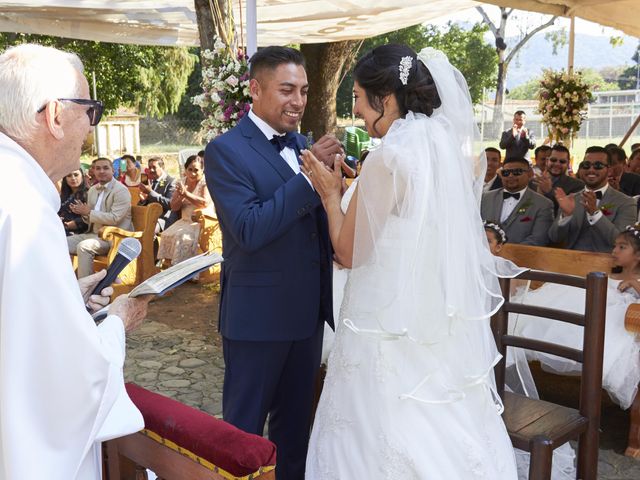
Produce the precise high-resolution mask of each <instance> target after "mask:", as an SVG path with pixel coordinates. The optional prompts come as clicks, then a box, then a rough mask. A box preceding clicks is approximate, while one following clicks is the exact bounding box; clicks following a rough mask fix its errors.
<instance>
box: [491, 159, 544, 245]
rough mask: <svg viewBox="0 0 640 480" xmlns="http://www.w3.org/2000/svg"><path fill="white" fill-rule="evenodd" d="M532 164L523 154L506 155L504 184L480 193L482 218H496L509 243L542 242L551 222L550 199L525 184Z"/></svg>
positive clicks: (503, 172) (529, 243) (503, 169)
mask: <svg viewBox="0 0 640 480" xmlns="http://www.w3.org/2000/svg"><path fill="white" fill-rule="evenodd" d="M530 170H531V167H530V166H529V162H528V161H527V160H525V159H524V158H515V157H511V158H507V159H506V160H505V161H504V164H503V166H502V171H501V173H500V175H501V177H502V183H503V185H504V188H499V189H497V190H492V191H489V192H486V193H484V194H483V195H482V203H481V205H480V213H481V215H482V219H483V220H491V219H498V220H499V221H500V223H501V224H502V227H503V228H504V231H505V232H506V234H507V237H509V241H510V242H511V243H521V244H524V245H537V246H545V245H547V244H548V243H549V235H548V233H549V227H550V226H551V223H552V222H553V203H552V202H551V200H549V199H548V198H545V197H543V196H542V195H540V194H539V193H536V192H534V191H533V190H532V189H530V188H529V187H528V184H529V173H530Z"/></svg>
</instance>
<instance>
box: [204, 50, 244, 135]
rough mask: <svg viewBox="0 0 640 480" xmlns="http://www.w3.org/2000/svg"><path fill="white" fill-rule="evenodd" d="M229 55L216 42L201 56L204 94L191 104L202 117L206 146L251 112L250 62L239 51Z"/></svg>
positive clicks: (227, 51)
mask: <svg viewBox="0 0 640 480" xmlns="http://www.w3.org/2000/svg"><path fill="white" fill-rule="evenodd" d="M229 51H230V50H229V48H228V47H227V46H226V45H225V44H224V43H223V42H222V40H220V39H219V38H216V41H215V43H214V48H213V51H212V50H205V51H204V52H202V62H203V65H202V90H203V93H201V94H200V95H196V96H195V97H193V98H192V99H191V101H192V102H193V104H194V105H198V106H199V107H200V108H201V109H202V113H203V114H204V117H205V119H204V120H203V121H202V124H201V125H202V130H201V134H202V136H203V137H204V138H205V140H206V141H207V142H208V141H210V140H212V139H213V138H215V137H217V136H218V135H222V134H223V133H225V132H226V131H227V130H229V129H230V128H232V127H234V126H235V125H236V123H237V122H238V120H240V119H241V118H242V117H243V116H244V115H245V114H246V113H247V112H248V111H249V109H250V108H251V97H250V95H249V63H248V60H249V59H248V57H247V55H246V54H245V53H244V52H243V51H242V50H238V53H237V54H235V55H233V54H231V53H229Z"/></svg>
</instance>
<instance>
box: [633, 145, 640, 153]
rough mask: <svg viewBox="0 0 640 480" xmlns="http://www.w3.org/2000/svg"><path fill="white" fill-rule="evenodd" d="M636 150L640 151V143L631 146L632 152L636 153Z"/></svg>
mask: <svg viewBox="0 0 640 480" xmlns="http://www.w3.org/2000/svg"><path fill="white" fill-rule="evenodd" d="M636 150H640V143H632V144H631V151H632V152H635V151H636Z"/></svg>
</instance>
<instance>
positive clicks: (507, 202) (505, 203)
mask: <svg viewBox="0 0 640 480" xmlns="http://www.w3.org/2000/svg"><path fill="white" fill-rule="evenodd" d="M504 191H505V192H506V190H504ZM526 191H527V187H524V188H523V189H522V190H520V191H519V192H513V193H515V194H518V193H519V194H520V198H513V197H509V198H505V199H504V200H502V213H501V214H500V223H504V222H506V221H507V218H509V215H511V212H513V209H514V208H516V205H518V202H519V201H520V200H522V197H523V196H524V192H526ZM508 193H511V192H508Z"/></svg>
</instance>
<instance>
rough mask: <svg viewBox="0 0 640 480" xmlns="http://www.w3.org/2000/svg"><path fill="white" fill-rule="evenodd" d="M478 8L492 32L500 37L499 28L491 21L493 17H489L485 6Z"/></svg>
mask: <svg viewBox="0 0 640 480" xmlns="http://www.w3.org/2000/svg"><path fill="white" fill-rule="evenodd" d="M476 10H477V11H478V13H480V15H481V16H482V19H483V20H484V21H485V23H486V24H487V25H489V29H490V30H491V32H492V33H493V35H494V36H495V37H496V38H498V37H499V36H500V34H499V33H498V28H497V27H496V26H495V24H494V23H493V22H492V21H491V19H490V18H489V15H487V12H485V11H484V8H482V7H476Z"/></svg>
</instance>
